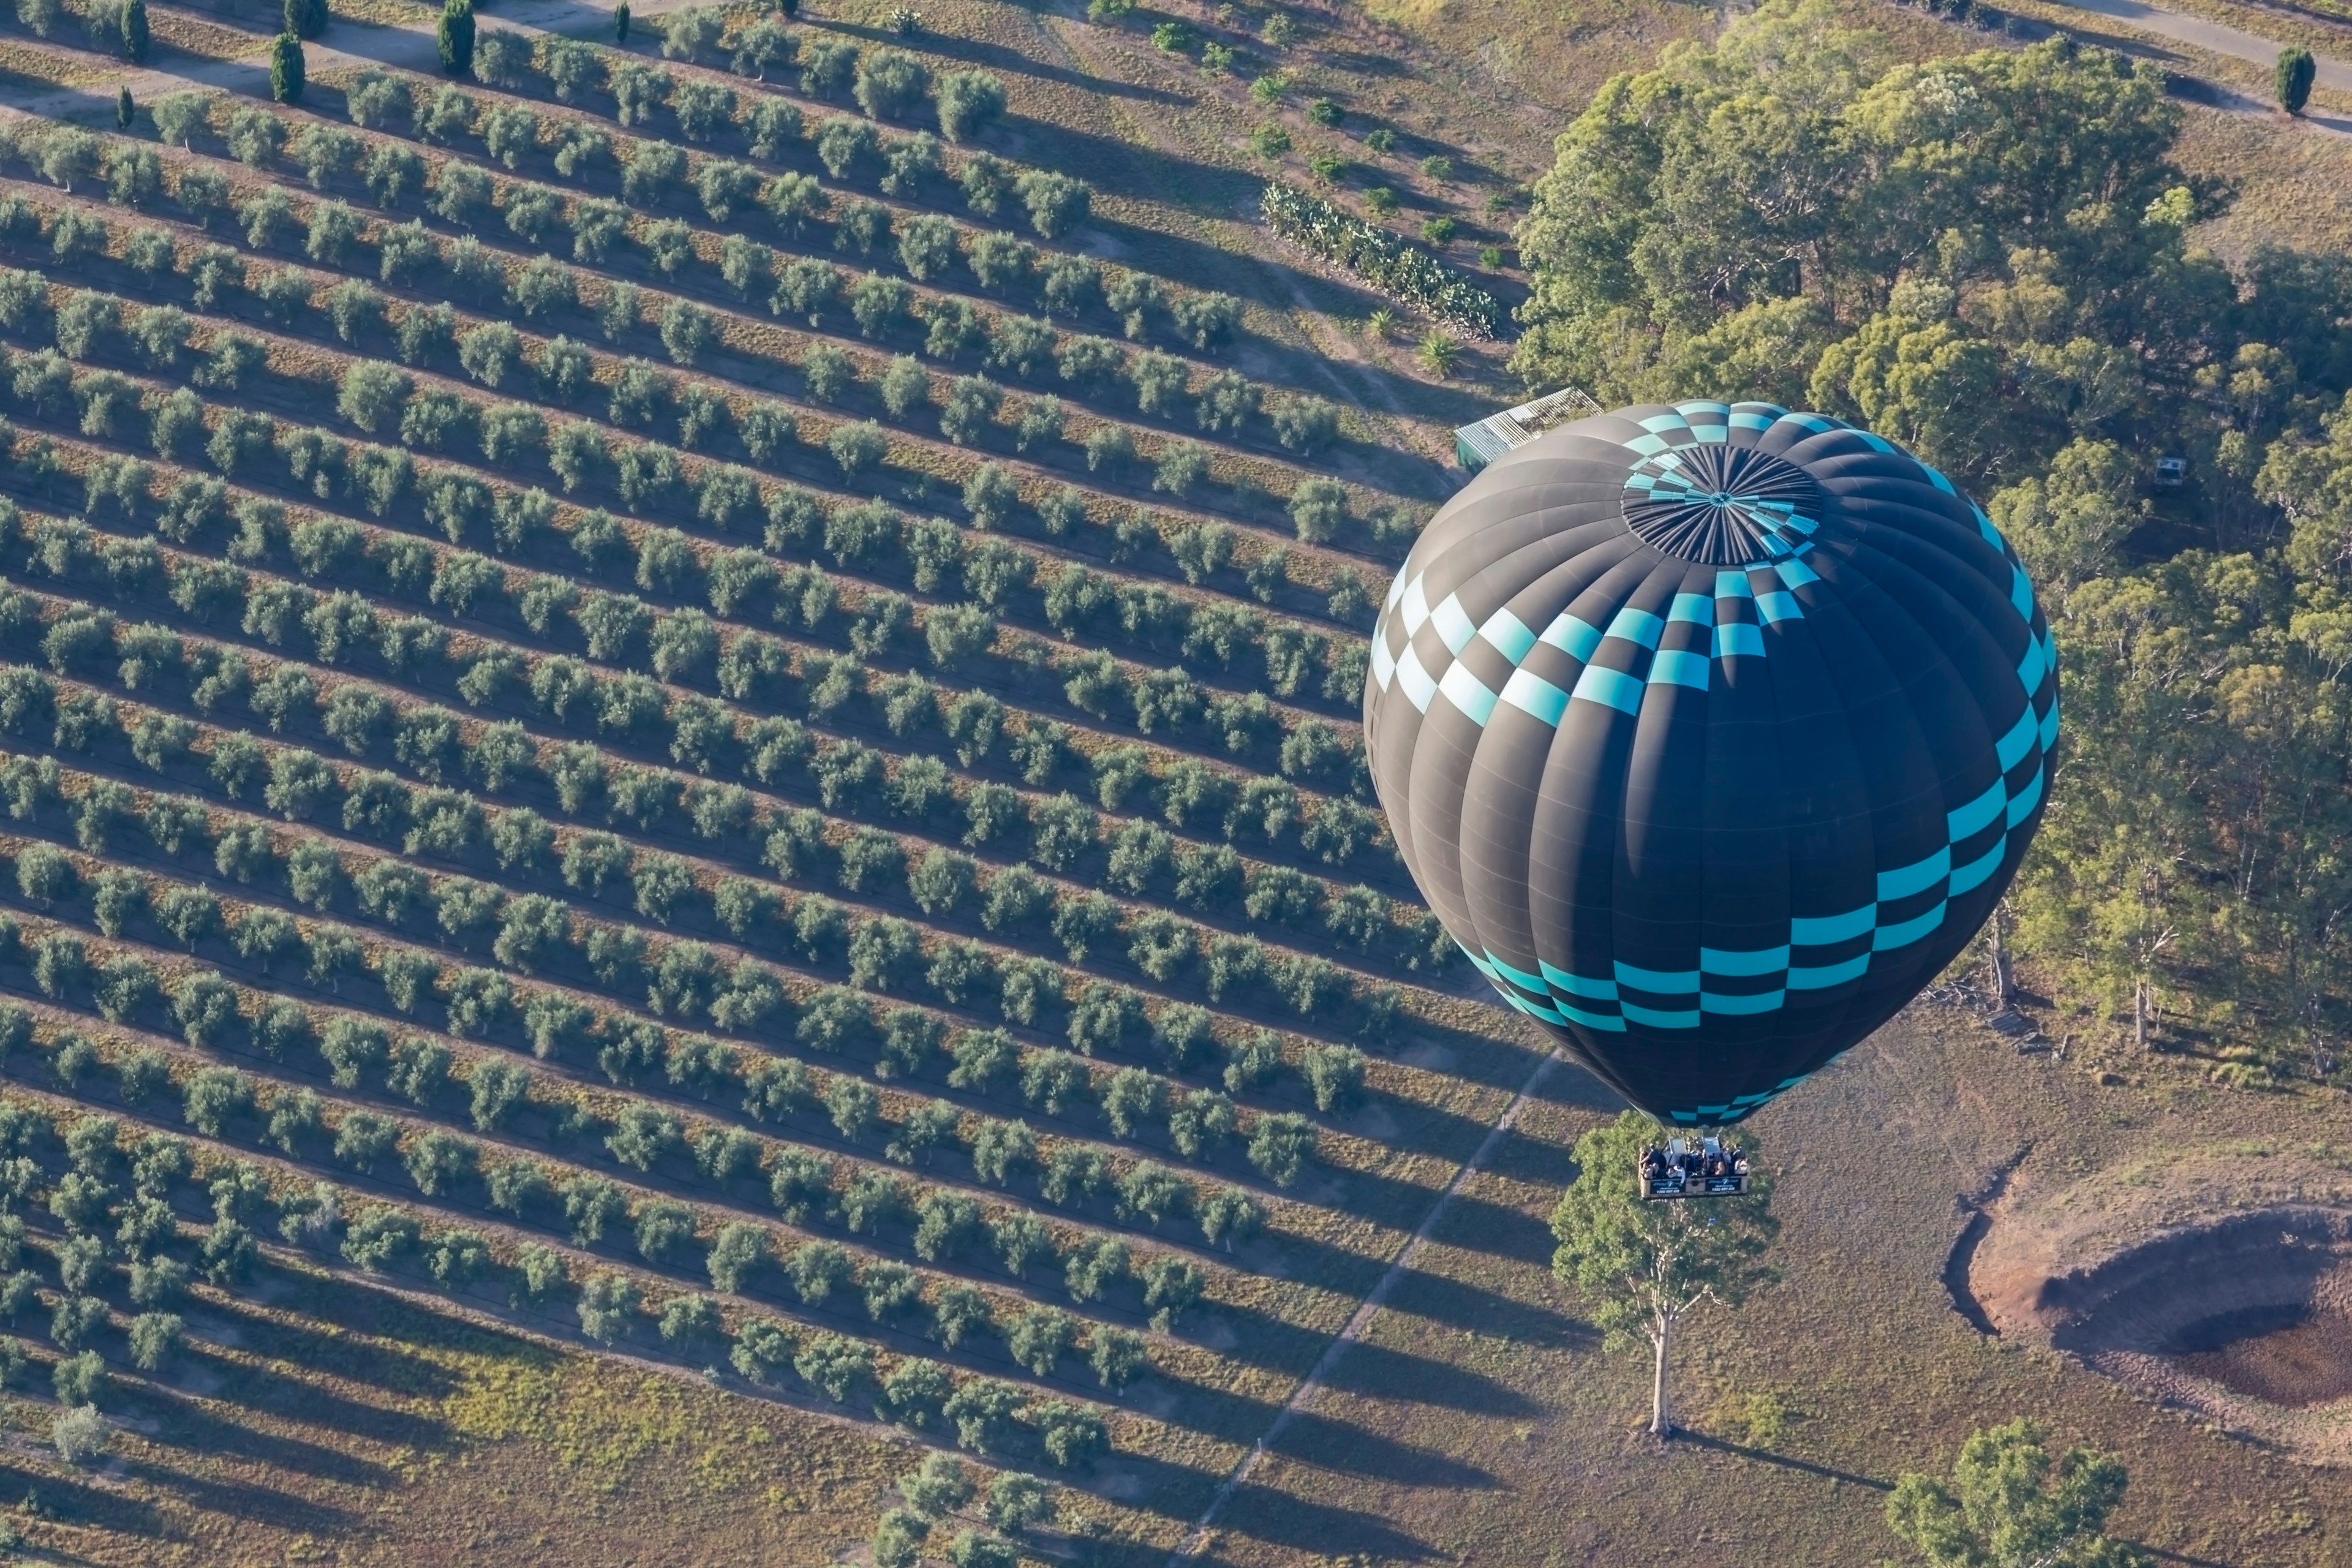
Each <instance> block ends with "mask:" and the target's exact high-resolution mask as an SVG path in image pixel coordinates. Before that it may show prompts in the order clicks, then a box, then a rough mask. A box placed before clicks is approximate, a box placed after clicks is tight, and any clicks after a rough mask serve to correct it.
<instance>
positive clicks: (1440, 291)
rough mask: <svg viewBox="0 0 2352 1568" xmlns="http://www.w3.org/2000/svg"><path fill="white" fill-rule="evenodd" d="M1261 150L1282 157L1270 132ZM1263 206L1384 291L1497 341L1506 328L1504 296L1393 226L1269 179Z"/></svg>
mask: <svg viewBox="0 0 2352 1568" xmlns="http://www.w3.org/2000/svg"><path fill="white" fill-rule="evenodd" d="M1321 101H1325V102H1328V100H1321ZM1258 150H1259V151H1260V152H1261V153H1265V154H1266V155H1267V156H1269V157H1271V156H1274V155H1275V153H1273V152H1271V151H1269V142H1268V141H1267V139H1266V138H1265V137H1263V136H1261V138H1260V140H1259V149H1258ZM1260 206H1261V209H1262V210H1263V211H1264V212H1265V220H1266V223H1267V224H1268V226H1271V227H1272V228H1273V230H1274V232H1275V233H1276V234H1277V235H1279V236H1281V237H1283V238H1284V239H1286V240H1288V241H1289V242H1290V243H1291V244H1293V245H1296V246H1298V247H1301V248H1303V249H1305V250H1307V251H1308V252H1309V253H1311V254H1313V255H1315V256H1318V257H1320V258H1323V259H1324V260H1326V261H1330V262H1333V263H1336V264H1337V265H1339V266H1340V267H1344V268H1347V269H1348V270H1349V271H1350V272H1352V273H1354V274H1355V275H1356V276H1357V277H1359V278H1361V279H1363V280H1364V281H1365V282H1367V283H1369V284H1370V285H1371V286H1372V287H1373V288H1375V289H1380V290H1381V292H1382V293H1384V294H1387V295H1389V296H1391V298H1393V299H1396V300H1401V301H1402V302H1403V303H1405V304H1408V305H1412V306H1413V307H1415V308H1416V309H1418V310H1426V311H1427V312H1429V314H1430V315H1432V316H1433V317H1435V318H1437V319H1438V320H1439V321H1445V322H1449V323H1451V324H1452V325H1454V326H1455V327H1457V328H1459V329H1460V330H1461V331H1465V332H1467V333H1468V334H1470V335H1471V336H1473V337H1477V338H1491V337H1493V336H1495V334H1496V332H1497V331H1500V330H1501V328H1502V325H1503V306H1502V302H1501V301H1500V300H1496V298H1495V297H1494V295H1492V294H1490V293H1488V292H1487V291H1486V289H1482V288H1480V287H1479V286H1478V285H1477V284H1476V283H1475V282H1473V281H1472V280H1471V279H1469V277H1468V276H1467V275H1465V274H1464V273H1462V272H1459V271H1456V270H1455V269H1454V268H1451V267H1448V266H1447V265H1445V263H1444V262H1442V261H1439V260H1437V259H1436V258H1433V257H1432V256H1431V255H1430V254H1429V253H1428V252H1427V251H1424V250H1419V249H1416V248H1414V247H1412V246H1411V245H1408V244H1406V243H1405V242H1404V241H1403V240H1402V239H1400V238H1398V237H1396V236H1395V235H1393V234H1391V233H1390V232H1389V231H1388V230H1387V229H1384V228H1381V227H1379V226H1376V225H1373V224H1369V223H1366V222H1365V221H1364V220H1363V219H1361V218H1360V217H1358V216H1355V215H1354V214H1353V213H1350V212H1349V211H1348V210H1347V209H1346V208H1344V207H1341V206H1339V205H1336V204H1334V203H1331V202H1328V201H1326V200H1324V199H1323V198H1322V197H1320V196H1313V195H1307V193H1306V192H1304V191H1300V190H1297V189H1294V188H1292V187H1291V186H1289V185H1286V184H1281V183H1280V182H1278V181H1269V182H1268V183H1267V184H1266V187H1265V195H1264V196H1263V197H1262V198H1261V201H1260Z"/></svg>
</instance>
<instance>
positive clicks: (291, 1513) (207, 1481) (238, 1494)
mask: <svg viewBox="0 0 2352 1568" xmlns="http://www.w3.org/2000/svg"><path fill="white" fill-rule="evenodd" d="M265 1462H267V1461H265ZM123 1468H124V1469H125V1470H126V1471H127V1472H128V1473H129V1474H131V1475H132V1476H135V1477H137V1478H138V1479H141V1480H142V1481H144V1482H146V1483H147V1484H148V1485H149V1486H152V1487H153V1488H155V1489H157V1490H158V1491H164V1492H170V1493H172V1494H173V1496H175V1497H177V1498H178V1499H179V1500H181V1501H183V1502H184V1503H186V1504H188V1505H189V1506H190V1507H192V1508H199V1509H203V1510H205V1511H206V1512H207V1513H217V1514H226V1515H227V1516H228V1517H229V1518H231V1519H236V1520H254V1521H268V1522H269V1523H272V1524H276V1525H278V1526H281V1527H283V1528H284V1529H287V1530H294V1531H309V1532H311V1533H320V1532H324V1531H339V1530H344V1529H348V1528H349V1527H351V1526H352V1524H354V1523H356V1522H357V1516H355V1515H354V1514H352V1511H351V1510H348V1509H343V1508H339V1507H337V1506H335V1505H334V1504H332V1503H324V1502H319V1501H316V1500H312V1499H310V1498H302V1497H296V1496H295V1495H293V1494H292V1493H291V1492H286V1491H280V1490H279V1489H277V1488H275V1487H266V1486H263V1485H261V1484H260V1483H258V1482H256V1481H242V1480H233V1479H227V1478H226V1477H219V1476H194V1475H190V1474H189V1473H188V1472H186V1471H185V1470H177V1469H173V1468H170V1467H168V1466H163V1465H153V1464H145V1463H141V1462H138V1461H134V1460H126V1461H124V1464H123Z"/></svg>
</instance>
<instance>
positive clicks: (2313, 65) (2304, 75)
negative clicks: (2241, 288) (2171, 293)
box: [133, 44, 2319, 114]
mask: <svg viewBox="0 0 2352 1568" xmlns="http://www.w3.org/2000/svg"><path fill="white" fill-rule="evenodd" d="M133 58H136V57H133ZM2318 78H2319V62H2318V60H2317V59H2315V58H2314V57H2313V55H2312V52H2311V51H2310V50H2309V49H2306V48H2305V47H2303V46H2302V45H2301V44H2289V45H2288V46H2287V47H2285V48H2283V49H2281V50H2280V51H2279V52H2278V60H2277V63H2276V64H2275V65H2273V67H2272V68H2271V82H2272V90H2273V92H2274V93H2276V94H2277V96H2278V106H2279V107H2280V108H2281V109H2284V110H2286V111H2287V112H2288V113H2289V114H2301V113H2302V112H2303V106H2304V105H2305V104H2306V103H2309V102H2310V101H2311V84H2312V83H2313V82H2314V81H2315V80H2317V79H2318Z"/></svg>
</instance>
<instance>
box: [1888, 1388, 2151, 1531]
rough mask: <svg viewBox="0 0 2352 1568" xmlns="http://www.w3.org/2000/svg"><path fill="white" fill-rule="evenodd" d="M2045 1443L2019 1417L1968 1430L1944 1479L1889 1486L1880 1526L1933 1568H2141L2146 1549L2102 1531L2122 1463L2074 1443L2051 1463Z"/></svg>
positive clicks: (2036, 1426) (1911, 1479) (2117, 1493)
mask: <svg viewBox="0 0 2352 1568" xmlns="http://www.w3.org/2000/svg"><path fill="white" fill-rule="evenodd" d="M2048 1441H2049V1434H2048V1432H2047V1431H2046V1430H2045V1429H2044V1428H2043V1427H2042V1424H2041V1423H2040V1422H2038V1421H2029V1420H2024V1419H2019V1420H2015V1421H2011V1422H2010V1423H2009V1424H2008V1425H2007V1426H1995V1427H1992V1428H1990V1429H1989V1430H1983V1431H1978V1432H1975V1433H1971V1434H1970V1435H1969V1440H1968V1441H1967V1442H1966V1443H1965V1444H1963V1445H1962V1446H1961V1447H1960V1457H1959V1461H1958V1463H1957V1464H1956V1465H1954V1466H1953V1467H1952V1474H1951V1478H1950V1479H1949V1480H1948V1481H1947V1480H1946V1479H1943V1478H1941V1477H1937V1476H1929V1475H1921V1474H1918V1473H1916V1472H1914V1473H1911V1474H1908V1475H1906V1476H1905V1477H1904V1478H1903V1479H1901V1480H1900V1481H1898V1482H1896V1483H1895V1491H1894V1494H1893V1495H1892V1496H1890V1497H1889V1498H1888V1499H1887V1500H1886V1523H1887V1527H1888V1528H1889V1529H1891V1530H1893V1531H1895V1534H1896V1535H1899V1536H1901V1537H1902V1538H1903V1540H1904V1541H1905V1542H1908V1543H1909V1544H1910V1545H1911V1546H1913V1547H1914V1548H1916V1550H1917V1551H1918V1552H1919V1554H1920V1555H1921V1556H1922V1557H1924V1558H1926V1559H1927V1562H1928V1563H1930V1564H1932V1568H2147V1565H2148V1564H2149V1563H2151V1562H2152V1559H2151V1558H2150V1557H2149V1556H2148V1554H2147V1552H2143V1551H2141V1550H2140V1549H2139V1548H2138V1547H2137V1546H2132V1545H2129V1544H2127V1543H2126V1542H2119V1541H2111V1540H2109V1539H2108V1538H2107V1537H2106V1536H2105V1534H2104V1533H2102V1532H2103V1531H2105V1528H2106V1522H2107V1515H2108V1514H2109V1513H2111V1512H2113V1511H2114V1510H2115V1507H2116V1504H2117V1503H2119V1502H2121V1501H2122V1500H2123V1495H2124V1487H2125V1485H2126V1482H2127V1481H2128V1480H2129V1479H2130V1478H2129V1477H2128V1476H2126V1474H2125V1471H2124V1468H2123V1466H2122V1465H2121V1464H2120V1463H2118V1462H2117V1461H2116V1460H2115V1459H2112V1458H2108V1457H2107V1456H2105V1455H2104V1454H2098V1453H2094V1452H2093V1451H2092V1450H2090V1449H2088V1448H2079V1447H2078V1448H2070V1449H2068V1450H2067V1451H2066V1452H2065V1453H2063V1454H2062V1455H2060V1456H2058V1457H2057V1458H2054V1459H2053V1458H2051V1455H2050V1450H2049V1447H2048Z"/></svg>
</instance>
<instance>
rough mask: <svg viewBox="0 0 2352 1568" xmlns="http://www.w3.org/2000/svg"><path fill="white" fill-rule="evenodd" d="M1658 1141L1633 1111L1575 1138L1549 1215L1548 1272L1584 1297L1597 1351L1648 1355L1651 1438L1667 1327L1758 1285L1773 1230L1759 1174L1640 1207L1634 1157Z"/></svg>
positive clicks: (1659, 1428)
mask: <svg viewBox="0 0 2352 1568" xmlns="http://www.w3.org/2000/svg"><path fill="white" fill-rule="evenodd" d="M1664 1138H1665V1134H1664V1131H1663V1130H1661V1129H1660V1128H1659V1127H1658V1126H1657V1124H1656V1123H1654V1122H1653V1121H1650V1120H1649V1119H1648V1118H1647V1117H1645V1116H1643V1115H1642V1114H1641V1113H1640V1112H1638V1111H1633V1110H1628V1111H1625V1112H1624V1113H1622V1115H1620V1116H1619V1117H1618V1118H1617V1120H1616V1121H1611V1122H1607V1123H1605V1124H1603V1125H1601V1126H1600V1127H1596V1128H1594V1129H1593V1130H1592V1131H1590V1132H1587V1133H1585V1134H1584V1135H1583V1136H1582V1137H1580V1138H1579V1139H1578V1140H1577V1141H1576V1155H1575V1158H1576V1167H1577V1177H1576V1180H1575V1181H1573V1182H1571V1183H1570V1184H1569V1187H1568V1190H1567V1191H1566V1192H1565V1193H1563V1194H1561V1195H1560V1200H1559V1205H1558V1206H1557V1207H1556V1208H1554V1209H1553V1210H1552V1215H1551V1232H1552V1237H1553V1238H1554V1239H1555V1240H1556V1241H1558V1242H1559V1247H1558V1249H1557V1250H1556V1251H1554V1252H1553V1254H1552V1263H1551V1268H1552V1273H1553V1274H1554V1275H1555V1276H1557V1277H1558V1278H1559V1279H1560V1281H1561V1282H1562V1283H1564V1284H1572V1285H1574V1286H1576V1287H1577V1288H1578V1289H1580V1290H1581V1291H1582V1292H1583V1293H1584V1296H1585V1300H1586V1302H1587V1306H1586V1309H1585V1310H1586V1315H1587V1316H1588V1317H1589V1318H1590V1319H1591V1322H1592V1323H1593V1325H1594V1326H1595V1327H1596V1328H1598V1329H1600V1330H1601V1333H1602V1335H1603V1336H1604V1342H1605V1343H1606V1344H1607V1345H1608V1346H1609V1347H1610V1348H1612V1349H1622V1348H1624V1347H1625V1346H1626V1345H1628V1344H1630V1343H1633V1342H1647V1343H1649V1344H1650V1345H1651V1346H1652V1347H1653V1349H1654V1351H1655V1352H1656V1354H1657V1359H1658V1375H1657V1398H1656V1401H1655V1407H1654V1411H1653V1416H1652V1427H1651V1429H1652V1430H1653V1431H1654V1432H1656V1433H1657V1434H1658V1435H1659V1436H1666V1435H1667V1434H1669V1433H1670V1432H1671V1431H1672V1430H1673V1426H1672V1417H1671V1415H1669V1413H1668V1407H1667V1404H1666V1398H1665V1390H1666V1355H1667V1351H1668V1348H1669V1345H1670V1342H1671V1336H1672V1334H1673V1331H1674V1329H1675V1325H1676V1323H1677V1322H1678V1321H1680V1320H1681V1318H1682V1317H1683V1316H1684V1314H1685V1313H1687V1312H1689V1311H1691V1310H1694V1309H1695V1308H1696V1307H1698V1306H1699V1305H1700V1304H1702V1303H1703V1302H1706V1301H1717V1302H1720V1303H1722V1304H1723V1305H1725V1306H1727V1307H1736V1306H1738V1304H1739V1303H1740V1302H1741V1301H1742V1300H1744V1299H1745V1298H1746V1296H1747V1294H1748V1291H1749V1290H1751V1289H1755V1288H1756V1287H1757V1286H1759V1285H1760V1284H1762V1283H1764V1282H1765V1281H1766V1280H1768V1279H1769V1278H1770V1277H1771V1276H1770V1271H1769V1268H1767V1267H1766V1266H1765V1265H1764V1263H1763V1261H1762V1258H1763V1254H1764V1252H1765V1249H1766V1248H1767V1247H1769V1246H1770V1245H1771V1242H1772V1238H1773V1237H1774V1236H1775V1235H1777V1234H1778V1231H1779V1222H1778V1221H1777V1220H1775V1219H1774V1218H1773V1215H1772V1209H1771V1202H1772V1192H1771V1179H1770V1177H1769V1174H1767V1173H1764V1172H1762V1171H1760V1170H1759V1171H1758V1172H1756V1173H1754V1174H1753V1175H1751V1176H1750V1177H1749V1182H1748V1193H1747V1194H1744V1195H1742V1196H1739V1197H1736V1198H1716V1199H1710V1200H1709V1201H1707V1202H1706V1203H1645V1202H1643V1198H1642V1194H1641V1186H1640V1180H1639V1175H1638V1166H1639V1163H1640V1160H1641V1156H1642V1151H1643V1149H1644V1148H1646V1147H1648V1146H1649V1145H1651V1144H1652V1143H1662V1142H1664ZM1750 1151H1751V1152H1752V1151H1753V1145H1752V1141H1750Z"/></svg>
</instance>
